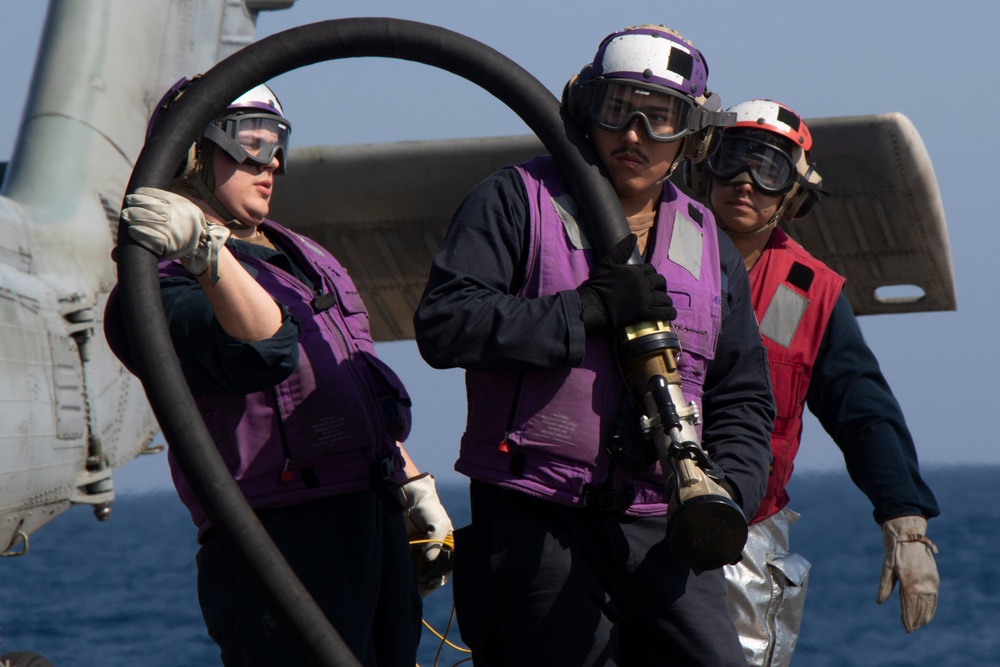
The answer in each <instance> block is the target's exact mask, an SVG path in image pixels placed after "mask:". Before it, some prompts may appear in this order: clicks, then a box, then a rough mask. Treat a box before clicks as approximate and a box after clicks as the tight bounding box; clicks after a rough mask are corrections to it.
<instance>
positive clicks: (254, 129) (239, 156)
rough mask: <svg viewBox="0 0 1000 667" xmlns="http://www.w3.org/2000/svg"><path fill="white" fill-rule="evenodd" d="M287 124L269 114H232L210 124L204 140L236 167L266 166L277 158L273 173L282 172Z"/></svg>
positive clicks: (286, 146) (287, 132)
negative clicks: (244, 165)
mask: <svg viewBox="0 0 1000 667" xmlns="http://www.w3.org/2000/svg"><path fill="white" fill-rule="evenodd" d="M291 132H292V126H291V124H290V123H289V122H288V121H287V120H285V119H284V118H282V117H281V116H276V115H274V114H272V113H263V112H262V113H236V114H232V115H229V116H224V117H223V118H220V119H218V120H215V121H212V124H211V125H209V126H208V128H207V129H206V130H205V137H206V138H207V139H210V140H212V141H213V142H214V143H215V144H216V145H218V146H219V148H221V149H222V150H224V151H225V152H226V154H227V155H229V157H231V158H233V160H235V161H236V162H238V163H239V164H243V163H244V162H253V163H254V164H259V165H266V164H270V163H271V160H273V159H274V158H275V157H277V158H278V164H279V166H278V169H277V173H279V174H283V173H285V156H286V155H287V154H288V135H290V134H291Z"/></svg>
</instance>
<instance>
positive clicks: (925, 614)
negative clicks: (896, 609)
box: [878, 516, 941, 632]
mask: <svg viewBox="0 0 1000 667" xmlns="http://www.w3.org/2000/svg"><path fill="white" fill-rule="evenodd" d="M926 533H927V519H925V518H924V517H922V516H901V517H897V518H895V519H889V520H888V521H886V522H885V523H883V524H882V543H883V544H884V545H885V560H884V561H882V580H881V581H880V582H879V585H878V603H879V604H882V603H883V602H885V601H886V600H888V599H889V596H890V595H892V589H893V588H894V587H895V585H896V581H897V580H898V581H899V602H900V605H901V607H902V613H901V617H902V621H903V627H904V628H906V631H907V632H913V631H914V630H916V629H917V628H919V627H920V626H921V625H925V624H927V623H929V622H930V620H931V619H932V618H934V612H935V611H936V610H937V598H938V585H939V584H940V582H941V580H940V578H939V577H938V571H937V565H935V563H934V554H936V553H937V552H938V550H937V547H936V546H934V543H933V542H931V541H930V539H928V538H927V535H926Z"/></svg>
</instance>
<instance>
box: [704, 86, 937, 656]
mask: <svg viewBox="0 0 1000 667" xmlns="http://www.w3.org/2000/svg"><path fill="white" fill-rule="evenodd" d="M729 111H731V112H733V113H735V114H736V124H735V126H733V127H731V128H729V129H727V130H726V131H725V134H724V135H723V138H722V143H721V146H720V148H719V150H718V151H716V152H715V153H714V154H713V155H712V157H711V158H710V159H709V160H708V161H706V162H704V163H702V164H699V165H696V166H694V167H691V168H689V169H687V170H686V171H685V175H686V177H687V179H688V184H689V185H690V186H691V189H692V191H693V192H694V193H695V194H696V195H698V196H700V197H704V198H705V199H706V200H708V201H709V202H710V204H711V206H712V211H713V212H714V213H715V215H716V219H717V220H718V223H719V227H721V228H722V229H723V230H724V231H725V232H726V234H727V235H728V236H730V237H731V238H732V239H733V242H734V243H735V245H736V247H737V248H738V249H739V251H740V254H741V255H742V256H743V260H744V263H745V264H746V268H747V271H748V273H749V275H750V291H751V295H752V299H753V305H754V310H755V311H756V312H757V314H758V318H759V320H760V332H761V336H762V338H763V341H764V346H765V347H766V348H767V351H768V359H769V361H770V366H771V377H772V383H773V386H774V395H775V402H776V405H777V416H776V418H775V421H774V432H773V433H772V435H771V449H772V453H773V455H774V465H773V466H772V467H771V476H770V479H769V481H768V488H767V495H765V497H764V500H763V502H762V503H761V506H760V509H759V510H758V511H757V515H756V516H755V517H754V518H753V522H752V524H753V525H751V526H750V538H749V540H748V541H747V545H746V547H745V548H744V550H743V559H742V560H741V561H740V562H739V563H736V564H735V565H730V566H726V568H725V571H726V578H727V580H728V581H729V583H730V588H729V606H730V608H731V610H732V612H733V618H734V619H735V621H736V626H737V628H738V629H739V631H740V636H741V638H742V641H743V646H744V649H745V650H746V654H747V657H748V660H749V663H750V664H751V665H754V666H755V667H756V666H760V667H779V666H781V665H788V664H789V663H790V661H791V658H792V652H793V651H794V650H795V645H796V643H797V641H798V635H799V625H800V622H801V620H802V612H803V609H804V605H805V594H806V586H807V583H808V576H809V568H810V564H809V562H808V561H807V560H806V559H805V558H803V557H802V556H801V555H799V554H797V553H792V552H791V550H790V545H789V533H790V528H791V526H792V525H793V524H794V523H795V522H796V521H797V520H798V514H796V513H795V512H793V511H792V510H791V509H789V508H788V507H787V505H788V501H789V497H788V492H787V491H786V490H785V486H786V485H787V484H788V481H789V479H790V478H791V476H792V468H793V464H794V461H795V455H796V453H797V452H798V449H799V443H800V439H801V437H802V416H803V411H804V409H805V407H806V406H807V405H808V406H809V409H810V411H812V412H813V414H815V415H816V417H817V418H818V419H819V421H820V423H821V424H823V427H824V428H825V429H826V431H827V433H829V435H830V436H831V438H832V439H833V440H834V442H835V443H836V444H837V446H838V447H840V449H841V450H842V451H843V453H844V461H845V463H846V464H847V469H848V471H850V474H851V479H852V480H854V482H855V483H856V484H857V485H858V488H860V489H861V490H862V491H863V492H864V493H865V495H867V496H868V498H869V499H870V500H871V503H872V506H873V507H874V517H875V520H876V521H877V522H878V523H879V524H880V525H881V526H882V536H883V542H884V543H885V548H886V555H885V558H884V560H883V562H882V576H881V581H880V583H879V589H878V598H877V599H878V602H879V603H880V604H881V603H882V602H885V601H886V600H887V599H888V598H889V595H890V594H891V593H892V590H893V588H894V587H895V585H896V582H897V581H899V594H900V602H901V610H902V615H901V616H902V622H903V627H904V628H905V629H906V631H907V632H912V631H913V630H915V629H916V628H918V627H920V626H921V625H923V624H925V623H928V622H929V621H930V620H931V618H932V617H933V616H934V611H935V609H936V607H937V591H938V584H939V578H938V573H937V566H936V564H935V562H934V556H933V553H934V552H936V547H934V545H933V543H932V542H931V541H930V540H929V539H928V538H927V536H926V532H927V519H928V518H931V517H934V516H937V515H938V513H939V510H938V504H937V500H936V499H935V498H934V494H933V493H932V492H931V490H930V488H929V487H928V486H927V484H926V483H925V482H924V480H923V479H922V478H921V476H920V470H919V465H918V462H917V452H916V448H915V447H914V445H913V438H912V436H911V435H910V431H909V429H908V428H907V426H906V420H905V419H904V418H903V412H902V410H901V409H900V407H899V403H898V402H897V401H896V399H895V397H894V396H893V394H892V390H891V389H890V388H889V384H888V383H887V382H886V379H885V377H884V376H883V375H882V371H881V370H879V366H878V361H877V360H876V359H875V355H874V354H873V353H872V351H871V349H870V348H869V347H868V345H867V343H865V341H864V338H862V336H861V329H860V328H859V327H858V321H857V318H856V317H855V316H854V311H853V309H852V308H851V304H850V302H848V300H847V296H846V295H845V294H844V292H843V286H844V278H843V277H842V276H840V275H838V274H837V273H836V272H835V271H833V270H832V269H831V268H829V267H828V266H826V265H825V264H823V263H822V262H821V261H819V260H818V259H816V258H814V257H813V256H812V255H810V254H809V253H808V252H806V251H805V249H803V248H802V246H800V245H799V244H798V243H796V242H795V241H794V240H792V239H791V238H789V236H788V235H787V234H786V233H785V232H784V231H783V230H782V229H781V227H778V222H779V221H781V220H782V219H784V220H786V221H791V220H797V219H799V218H802V217H804V216H806V215H807V214H808V213H809V212H810V211H811V210H812V208H813V206H814V205H815V203H816V201H817V200H818V199H819V195H820V193H821V190H820V185H821V180H820V176H819V173H818V172H817V171H816V168H815V166H814V165H813V164H812V163H811V162H810V160H809V151H810V149H811V148H812V143H813V140H812V135H811V134H810V132H809V128H808V127H807V126H806V124H805V122H804V121H803V120H802V118H801V117H799V115H798V114H797V113H795V112H794V111H792V110H791V109H789V108H788V107H786V106H785V105H783V104H779V103H777V102H773V101H771V100H751V101H749V102H743V103H741V104H737V105H736V106H734V107H732V108H731V109H729Z"/></svg>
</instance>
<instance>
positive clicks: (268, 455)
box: [160, 220, 410, 536]
mask: <svg viewBox="0 0 1000 667" xmlns="http://www.w3.org/2000/svg"><path fill="white" fill-rule="evenodd" d="M262 227H263V229H265V230H266V231H267V235H268V236H269V237H270V238H271V239H272V240H275V241H277V242H278V243H279V244H280V245H281V246H282V248H283V249H284V250H286V251H287V252H288V253H289V254H290V255H291V256H292V257H293V260H294V261H295V262H296V263H297V264H298V265H299V266H300V267H301V268H302V269H303V270H304V272H305V273H306V275H308V276H309V277H310V278H312V279H313V280H314V281H316V285H317V290H316V291H313V289H312V287H311V286H309V285H304V284H303V283H302V282H301V281H300V280H298V279H297V278H295V277H294V276H293V275H291V274H289V273H286V272H285V271H282V270H281V269H279V268H277V267H275V266H274V265H273V264H270V263H268V262H265V261H263V260H260V259H257V258H254V257H250V256H246V255H241V254H239V253H236V256H237V259H238V260H239V261H240V263H241V264H242V265H243V266H244V267H245V268H246V269H247V271H249V272H250V274H251V275H253V276H254V278H255V279H256V280H257V282H258V283H260V284H261V285H262V286H263V287H264V289H266V290H267V292H268V293H269V294H270V295H271V296H273V297H274V299H275V300H276V301H278V302H280V303H282V304H284V305H285V306H286V307H287V308H288V310H289V311H290V312H291V314H292V316H294V318H295V320H296V321H297V322H298V325H299V363H298V366H297V367H296V368H295V371H294V372H293V373H292V374H291V375H290V376H289V377H288V378H287V379H286V380H285V381H283V382H281V383H280V384H278V385H276V386H274V387H271V388H268V389H266V390H264V391H259V392H256V393H252V394H248V395H245V396H243V395H232V394H204V395H200V396H197V397H196V398H195V401H196V403H197V404H198V407H199V408H200V410H201V412H202V416H203V417H204V419H205V425H206V426H207V427H208V430H209V432H210V433H211V434H212V437H213V439H214V440H215V443H216V445H217V446H218V448H219V451H220V452H221V454H222V458H223V459H224V460H225V462H226V465H227V466H228V467H229V470H230V471H231V472H232V473H233V477H234V478H235V479H236V482H237V484H238V485H239V487H240V490H242V491H243V494H244V495H245V496H246V498H247V501H248V502H249V503H250V505H251V506H252V507H254V508H260V507H280V506H287V505H292V504H297V503H300V502H304V501H308V500H313V499H316V498H322V497H325V496H331V495H339V494H344V493H351V492H354V491H360V490H362V489H367V488H370V487H371V484H372V478H373V475H374V477H375V478H376V479H379V478H380V479H386V480H392V481H394V482H401V481H402V457H401V454H400V453H399V448H398V447H397V445H396V441H397V440H399V441H402V440H404V439H405V438H406V436H407V435H408V434H409V429H410V411H409V406H410V398H409V396H408V395H407V393H406V389H405V388H404V387H403V383H402V381H401V380H400V379H399V378H398V377H397V376H396V374H395V373H394V372H393V371H392V370H391V369H390V368H389V367H388V366H387V365H386V364H385V363H383V362H382V361H381V360H380V359H379V358H378V357H377V356H376V354H375V346H374V343H373V342H372V338H371V332H370V328H369V320H368V312H367V311H366V310H365V307H364V304H363V303H362V301H361V297H360V296H359V294H358V291H357V289H356V288H355V286H354V283H353V282H352V281H351V278H350V276H348V274H347V271H346V269H344V268H343V267H342V266H341V265H340V263H338V262H337V260H336V259H334V257H333V256H332V255H331V254H330V253H329V252H327V251H326V250H325V249H323V248H322V247H320V246H319V245H318V244H317V243H315V242H314V241H312V240H310V239H307V238H305V237H303V236H299V235H298V234H295V233H293V232H291V231H290V230H288V229H286V228H284V227H282V226H280V225H278V224H277V223H274V222H273V221H270V220H267V221H265V222H264V224H263V226H262ZM169 275H189V274H187V271H186V269H184V268H183V267H182V266H181V264H180V263H179V262H164V263H161V264H160V276H161V277H164V276H169ZM170 469H171V474H172V476H173V479H174V485H175V486H176V487H177V492H178V494H179V495H180V498H181V500H182V501H183V502H184V504H185V505H187V507H188V509H189V510H190V511H191V517H192V519H193V520H194V522H195V524H196V525H198V527H199V536H200V535H202V534H203V533H204V531H205V530H206V529H207V527H208V519H207V516H206V515H205V512H204V510H203V509H202V507H201V505H200V504H199V503H198V501H197V500H196V499H195V497H194V494H193V492H192V491H191V488H190V487H189V486H188V484H187V481H186V480H185V479H184V475H183V474H182V473H181V470H180V468H179V466H178V465H177V462H176V461H175V460H174V458H173V457H172V456H171V457H170Z"/></svg>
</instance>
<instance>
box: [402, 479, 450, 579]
mask: <svg viewBox="0 0 1000 667" xmlns="http://www.w3.org/2000/svg"><path fill="white" fill-rule="evenodd" d="M399 489H400V491H401V493H402V496H403V506H404V507H405V508H406V531H407V533H408V534H409V536H410V541H411V543H412V542H416V544H412V546H411V549H410V554H411V556H412V558H413V570H414V573H415V574H416V577H417V587H418V588H419V589H420V595H421V597H426V596H427V595H429V594H430V593H431V592H433V591H434V590H436V589H438V588H440V587H441V586H444V584H445V582H447V581H448V573H449V572H451V545H453V544H454V541H453V538H452V532H453V530H454V529H453V528H452V525H451V519H450V518H448V513H447V512H446V511H445V509H444V506H443V505H442V504H441V500H440V499H439V498H438V494H437V488H436V487H435V486H434V478H433V477H431V475H430V474H428V473H423V474H421V475H417V476H416V477H413V478H411V479H408V480H406V482H405V483H404V484H403V485H402V486H400V487H399ZM424 541H426V543H425V542H424ZM442 545H446V546H445V548H444V549H442Z"/></svg>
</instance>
